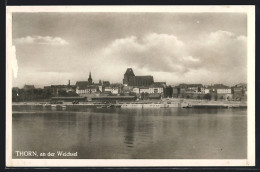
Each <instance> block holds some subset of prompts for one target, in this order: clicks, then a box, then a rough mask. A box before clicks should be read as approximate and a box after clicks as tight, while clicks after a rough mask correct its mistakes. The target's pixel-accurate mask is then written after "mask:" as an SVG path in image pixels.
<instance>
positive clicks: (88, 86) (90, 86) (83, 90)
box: [76, 72, 99, 95]
mask: <svg viewBox="0 0 260 172" xmlns="http://www.w3.org/2000/svg"><path fill="white" fill-rule="evenodd" d="M98 91H99V89H98V86H97V85H96V84H94V82H93V81H92V77H91V72H90V73H89V77H88V81H77V82H76V93H77V94H80V95H82V94H83V95H84V94H91V93H96V92H98Z"/></svg>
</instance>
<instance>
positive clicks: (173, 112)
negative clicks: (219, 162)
mask: <svg viewBox="0 0 260 172" xmlns="http://www.w3.org/2000/svg"><path fill="white" fill-rule="evenodd" d="M246 129H247V124H246V110H237V109H178V108H172V109H88V110H86V111H33V110H28V109H26V110H24V111H20V112H17V113H13V152H14V151H15V150H36V151H38V152H49V151H50V152H56V151H58V150H62V151H70V152H73V151H77V152H78V156H77V157H70V158H84V159H95V158H98V159H106V158H113V159H117V158H138V159H142V158H146V159H160V158H167V159H181V158H185V159H189V158H191V159H192V158H197V159H199V158H206V159H210V158H214V159H215V158H228V159H236V158H246V147H247V142H246V140H247V138H246V136H247V132H246V131H247V130H246ZM13 158H17V157H16V156H15V154H13ZM19 158H20V157H19ZM38 158H40V157H38ZM52 158H61V157H52ZM63 158H66V157H63Z"/></svg>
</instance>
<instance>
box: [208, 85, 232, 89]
mask: <svg viewBox="0 0 260 172" xmlns="http://www.w3.org/2000/svg"><path fill="white" fill-rule="evenodd" d="M208 88H213V89H228V88H230V87H229V86H226V85H223V84H214V85H213V86H209V87H208Z"/></svg>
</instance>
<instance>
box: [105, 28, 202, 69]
mask: <svg viewBox="0 0 260 172" xmlns="http://www.w3.org/2000/svg"><path fill="white" fill-rule="evenodd" d="M105 55H106V56H108V57H110V58H116V59H118V60H121V61H124V62H125V63H127V64H128V65H130V66H131V65H133V66H137V67H139V68H146V69H148V70H151V71H165V72H179V71H186V70H187V69H188V67H193V66H194V67H196V66H197V65H198V64H199V63H200V60H199V59H196V58H194V57H192V56H191V55H188V54H186V52H185V43H184V42H182V41H181V40H179V39H178V38H177V37H176V36H174V35H168V34H157V33H152V34H148V35H145V36H144V37H142V38H137V37H135V36H130V37H127V38H122V39H117V40H115V41H113V42H112V43H111V44H110V45H109V46H108V47H107V48H106V49H105Z"/></svg>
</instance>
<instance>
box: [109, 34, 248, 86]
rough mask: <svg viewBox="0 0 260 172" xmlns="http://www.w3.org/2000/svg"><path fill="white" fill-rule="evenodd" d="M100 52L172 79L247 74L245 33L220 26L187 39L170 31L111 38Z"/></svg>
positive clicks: (223, 78)
mask: <svg viewBox="0 0 260 172" xmlns="http://www.w3.org/2000/svg"><path fill="white" fill-rule="evenodd" d="M104 56H105V57H106V58H107V59H109V60H110V61H111V62H113V63H114V62H117V63H118V64H119V63H120V66H129V67H134V68H136V69H137V70H139V71H145V72H149V73H147V74H156V73H158V74H160V76H163V74H162V73H165V76H168V77H169V76H170V75H168V74H171V75H175V76H174V78H175V79H176V80H183V79H184V80H186V81H190V80H194V81H195V80H197V82H203V81H210V82H211V81H212V82H214V81H215V82H223V81H225V82H246V78H247V37H246V36H243V35H236V34H234V33H232V32H227V31H222V30H219V31H216V32H212V33H208V34H204V35H199V36H198V39H197V40H190V41H188V42H184V41H182V40H180V39H179V38H178V37H176V36H175V35H170V34H158V33H151V34H147V35H144V36H143V37H136V36H129V37H125V38H120V39H116V40H114V41H113V42H111V43H110V44H109V45H108V46H107V47H106V48H105V50H104ZM113 63H111V66H113ZM177 76H178V77H179V79H178V77H177ZM212 78H214V79H212ZM162 79H164V80H169V78H166V77H165V78H163V77H162ZM236 80H239V81H236Z"/></svg>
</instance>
